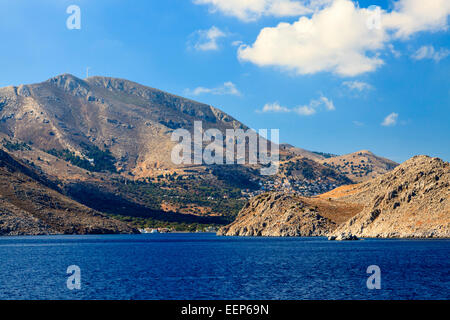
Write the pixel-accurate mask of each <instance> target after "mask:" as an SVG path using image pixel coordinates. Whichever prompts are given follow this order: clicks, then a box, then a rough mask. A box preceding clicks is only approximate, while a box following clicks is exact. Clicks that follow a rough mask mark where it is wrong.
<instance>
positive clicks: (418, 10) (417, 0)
mask: <svg viewBox="0 0 450 320" xmlns="http://www.w3.org/2000/svg"><path fill="white" fill-rule="evenodd" d="M449 14H450V1H448V0H399V1H397V2H395V9H394V10H393V11H392V12H390V13H385V14H383V17H382V25H383V27H385V28H387V29H392V30H394V36H395V37H396V38H408V37H409V36H411V35H412V34H414V33H416V32H420V31H441V30H447V28H448V25H447V17H448V15H449Z"/></svg>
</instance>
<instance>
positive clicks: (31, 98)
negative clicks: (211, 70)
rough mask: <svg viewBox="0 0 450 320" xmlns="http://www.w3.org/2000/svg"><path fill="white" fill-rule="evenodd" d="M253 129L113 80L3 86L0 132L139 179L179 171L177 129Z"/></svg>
mask: <svg viewBox="0 0 450 320" xmlns="http://www.w3.org/2000/svg"><path fill="white" fill-rule="evenodd" d="M194 120H201V121H203V128H204V129H208V128H217V129H219V130H225V129H234V128H244V129H245V128H246V127H245V126H244V125H243V124H241V123H240V122H238V121H237V120H235V119H233V118H232V117H230V116H228V115H227V114H225V113H223V112H221V111H220V110H218V109H215V108H213V107H212V106H209V105H205V104H201V103H198V102H194V101H192V100H189V99H185V98H181V97H178V96H175V95H171V94H168V93H165V92H163V91H160V90H157V89H153V88H149V87H145V86H142V85H139V84H137V83H134V82H131V81H127V80H123V79H114V78H105V77H91V78H87V79H86V80H81V79H78V78H76V77H74V76H72V75H70V74H64V75H61V76H57V77H54V78H52V79H49V80H47V81H45V82H42V83H38V84H32V85H21V86H19V87H6V88H2V89H0V131H1V132H3V133H5V134H7V135H9V136H12V137H14V138H16V139H19V140H22V141H24V142H27V143H31V144H32V145H33V146H35V147H37V148H39V149H41V150H57V151H60V152H61V151H63V152H64V153H65V154H67V153H69V152H73V153H74V155H75V156H80V157H81V158H83V157H93V158H94V163H95V161H97V162H98V161H102V162H104V163H101V164H99V168H98V169H102V168H107V169H112V170H114V167H115V168H116V169H117V170H118V171H119V172H126V173H130V174H133V175H135V176H137V177H139V176H149V175H154V174H161V173H165V169H173V167H174V166H175V165H174V164H173V163H172V161H171V158H170V156H171V150H172V148H173V146H174V145H175V143H174V142H172V141H171V133H172V131H173V130H174V129H177V128H185V129H187V130H190V131H192V128H193V124H194Z"/></svg>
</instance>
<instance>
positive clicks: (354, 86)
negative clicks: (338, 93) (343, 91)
mask: <svg viewBox="0 0 450 320" xmlns="http://www.w3.org/2000/svg"><path fill="white" fill-rule="evenodd" d="M342 85H343V86H345V87H347V88H349V89H350V90H356V91H359V92H362V91H364V90H371V89H373V87H372V86H371V85H370V84H368V83H366V82H363V81H357V80H355V81H344V82H343V83H342Z"/></svg>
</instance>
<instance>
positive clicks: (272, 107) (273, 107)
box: [260, 102, 291, 113]
mask: <svg viewBox="0 0 450 320" xmlns="http://www.w3.org/2000/svg"><path fill="white" fill-rule="evenodd" d="M260 112H264V113H265V112H281V113H287V112H291V109H289V108H286V107H283V106H281V105H280V104H279V103H278V102H273V103H266V104H265V105H264V107H263V108H262V110H261V111H260Z"/></svg>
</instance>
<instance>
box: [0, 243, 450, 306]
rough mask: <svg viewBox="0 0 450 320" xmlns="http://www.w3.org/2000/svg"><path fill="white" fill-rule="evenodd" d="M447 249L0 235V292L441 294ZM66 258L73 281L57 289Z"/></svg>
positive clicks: (52, 295)
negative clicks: (74, 269) (375, 270)
mask: <svg viewBox="0 0 450 320" xmlns="http://www.w3.org/2000/svg"><path fill="white" fill-rule="evenodd" d="M449 256H450V241H449V240H429V241H428V240H379V239H376V240H375V239H374V240H364V241H349V242H335V241H327V240H326V239H325V238H237V237H217V236H215V235H214V234H142V235H107V236H105V235H102V236H39V237H2V238H0V299H448V298H449V297H450V289H449V287H450V261H449ZM69 265H78V266H79V267H80V269H81V290H68V289H67V286H66V281H67V277H68V275H67V274H66V269H67V267H68V266H69ZM369 265H378V266H379V267H380V269H381V289H380V290H369V289H367V286H366V281H367V278H368V277H369V275H368V274H367V273H366V270H367V267H368V266H369Z"/></svg>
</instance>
